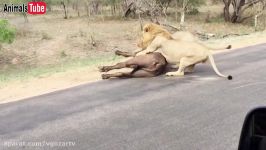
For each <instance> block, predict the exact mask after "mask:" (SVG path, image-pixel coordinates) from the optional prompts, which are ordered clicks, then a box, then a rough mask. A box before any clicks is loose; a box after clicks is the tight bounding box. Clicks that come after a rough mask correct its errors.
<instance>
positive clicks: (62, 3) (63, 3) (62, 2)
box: [61, 1, 67, 19]
mask: <svg viewBox="0 0 266 150" xmlns="http://www.w3.org/2000/svg"><path fill="white" fill-rule="evenodd" d="M61 5H63V7H64V12H65V17H64V19H67V10H66V5H65V2H64V1H61Z"/></svg>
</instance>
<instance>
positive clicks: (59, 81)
mask: <svg viewBox="0 0 266 150" xmlns="http://www.w3.org/2000/svg"><path fill="white" fill-rule="evenodd" d="M206 43H209V44H214V45H215V44H218V45H219V44H223V43H231V44H232V46H233V49H232V50H227V51H226V52H231V51H234V50H238V49H239V48H242V47H247V46H251V45H256V44H261V43H266V34H265V32H258V33H253V34H250V35H246V36H241V37H231V38H227V39H223V40H210V41H208V42H206ZM99 80H101V78H100V73H99V72H98V69H97V67H90V68H89V69H88V68H85V67H84V68H80V69H76V70H75V71H73V70H72V71H66V72H61V73H56V74H53V75H51V76H47V77H41V78H34V79H30V80H27V81H14V82H10V83H8V85H6V86H5V87H3V88H0V93H1V95H0V104H1V103H8V102H13V101H17V100H22V99H25V98H28V97H33V96H37V95H41V94H45V93H50V92H53V91H57V90H61V89H66V88H69V87H73V86H77V85H81V84H85V83H89V82H95V81H99Z"/></svg>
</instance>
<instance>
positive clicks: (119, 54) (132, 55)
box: [115, 50, 136, 57]
mask: <svg viewBox="0 0 266 150" xmlns="http://www.w3.org/2000/svg"><path fill="white" fill-rule="evenodd" d="M115 54H116V55H118V56H124V57H134V56H135V55H136V54H135V53H130V52H123V51H120V50H116V51H115Z"/></svg>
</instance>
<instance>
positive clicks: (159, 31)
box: [138, 23, 172, 49]
mask: <svg viewBox="0 0 266 150" xmlns="http://www.w3.org/2000/svg"><path fill="white" fill-rule="evenodd" d="M158 35H160V36H163V37H165V38H167V39H172V36H171V33H169V32H168V31H167V30H165V29H164V28H163V27H161V26H160V25H157V24H154V23H149V24H146V25H145V26H144V27H143V32H142V37H141V39H140V41H139V42H138V47H140V48H142V49H146V48H147V47H148V46H149V45H150V44H151V42H152V41H153V40H154V39H155V37H156V36H158Z"/></svg>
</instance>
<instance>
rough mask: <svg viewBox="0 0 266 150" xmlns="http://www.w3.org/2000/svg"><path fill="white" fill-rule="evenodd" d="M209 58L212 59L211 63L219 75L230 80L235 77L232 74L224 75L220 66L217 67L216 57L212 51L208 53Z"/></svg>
mask: <svg viewBox="0 0 266 150" xmlns="http://www.w3.org/2000/svg"><path fill="white" fill-rule="evenodd" d="M208 58H209V61H210V63H211V65H212V68H213V70H214V71H215V73H216V74H217V75H218V76H220V77H224V78H227V79H228V80H232V79H233V77H232V76H231V75H228V76H226V75H223V74H222V73H221V72H220V71H219V70H218V68H217V66H216V64H215V62H214V59H213V56H212V54H211V53H209V54H208Z"/></svg>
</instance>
